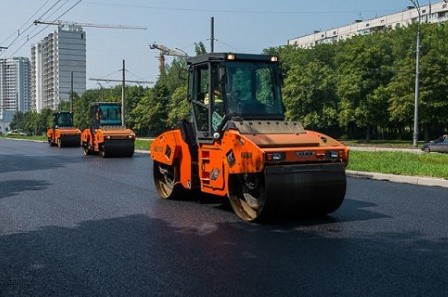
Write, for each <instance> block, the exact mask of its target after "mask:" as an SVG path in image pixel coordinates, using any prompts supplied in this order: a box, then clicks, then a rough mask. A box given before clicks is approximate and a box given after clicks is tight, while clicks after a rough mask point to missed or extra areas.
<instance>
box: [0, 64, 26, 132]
mask: <svg viewBox="0 0 448 297" xmlns="http://www.w3.org/2000/svg"><path fill="white" fill-rule="evenodd" d="M28 110H30V61H29V59H28V58H23V57H19V58H9V59H0V129H1V130H0V131H4V130H5V127H7V126H8V123H9V122H11V120H12V116H13V115H14V113H16V112H18V111H21V112H26V111H28Z"/></svg>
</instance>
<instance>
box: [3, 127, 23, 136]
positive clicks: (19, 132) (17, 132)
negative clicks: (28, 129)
mask: <svg viewBox="0 0 448 297" xmlns="http://www.w3.org/2000/svg"><path fill="white" fill-rule="evenodd" d="M26 135H27V134H26V133H25V132H24V131H23V130H20V129H17V130H11V131H8V132H6V136H26Z"/></svg>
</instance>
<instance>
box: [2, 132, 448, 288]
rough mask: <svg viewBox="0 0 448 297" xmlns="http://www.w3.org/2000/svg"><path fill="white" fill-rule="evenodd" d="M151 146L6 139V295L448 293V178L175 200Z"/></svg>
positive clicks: (352, 181) (357, 182) (361, 182)
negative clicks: (106, 153) (248, 207)
mask: <svg viewBox="0 0 448 297" xmlns="http://www.w3.org/2000/svg"><path fill="white" fill-rule="evenodd" d="M151 170H152V167H151V163H150V162H149V158H148V156H147V155H145V154H136V155H135V156H134V158H131V159H101V158H98V157H95V156H89V157H83V156H82V154H81V150H80V149H79V148H66V149H58V148H49V147H48V146H47V145H46V144H43V143H33V142H21V141H14V140H5V139H0V296H330V295H336V296H446V292H448V216H447V215H446V210H447V209H448V189H445V188H440V187H423V186H416V185H407V184H398V183H391V182H385V181H378V180H367V179H355V178H349V179H348V192H347V196H346V200H345V202H344V204H343V206H342V207H341V208H340V209H339V210H338V211H337V212H336V213H334V214H333V215H332V216H328V217H324V218H320V219H303V220H289V221H283V222H277V223H275V224H271V225H259V224H248V223H244V222H241V221H239V220H238V219H237V218H236V216H235V215H234V214H233V213H232V212H231V211H230V210H229V209H227V208H225V207H222V206H220V205H219V204H217V203H215V202H214V203H207V202H206V201H204V200H199V201H163V200H161V199H159V198H158V197H157V195H156V193H155V190H154V186H153V183H152V181H151V174H150V172H151Z"/></svg>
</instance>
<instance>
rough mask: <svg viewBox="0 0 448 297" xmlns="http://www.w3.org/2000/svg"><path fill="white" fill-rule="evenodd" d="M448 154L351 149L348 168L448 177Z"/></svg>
mask: <svg viewBox="0 0 448 297" xmlns="http://www.w3.org/2000/svg"><path fill="white" fill-rule="evenodd" d="M447 164H448V154H439V153H429V154H414V153H405V152H380V151H377V152H364V151H350V159H349V166H348V168H347V169H348V170H354V171H366V172H381V173H389V174H398V175H414V176H430V177H438V178H445V179H448V166H447Z"/></svg>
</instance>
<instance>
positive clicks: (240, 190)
mask: <svg viewBox="0 0 448 297" xmlns="http://www.w3.org/2000/svg"><path fill="white" fill-rule="evenodd" d="M228 197H229V200H230V205H231V206H232V208H233V211H234V212H235V214H236V215H237V216H238V217H239V218H240V219H242V220H244V221H249V222H251V221H260V220H263V219H265V218H266V215H265V214H264V213H263V212H264V209H265V206H266V200H267V197H266V191H265V184H264V178H263V175H262V174H238V175H231V176H229V194H228Z"/></svg>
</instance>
